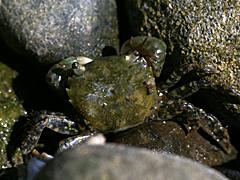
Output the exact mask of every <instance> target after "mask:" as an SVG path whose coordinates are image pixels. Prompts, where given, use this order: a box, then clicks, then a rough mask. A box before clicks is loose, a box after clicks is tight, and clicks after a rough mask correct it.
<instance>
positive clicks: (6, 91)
mask: <svg viewBox="0 0 240 180" xmlns="http://www.w3.org/2000/svg"><path fill="white" fill-rule="evenodd" d="M0 59H1V57H0ZM16 75H17V72H16V71H14V70H12V69H11V68H9V67H8V66H6V65H5V64H3V63H1V62H0V82H1V83H0V169H1V168H7V167H11V166H12V165H11V164H10V162H9V161H8V158H7V149H8V148H7V145H8V143H9V140H10V135H11V132H12V128H13V126H14V124H15V122H16V121H17V120H18V118H19V116H20V115H23V114H24V113H25V111H24V109H23V107H22V105H21V102H20V101H19V99H18V98H17V96H16V94H15V92H14V90H13V88H12V81H13V79H14V78H15V77H16ZM21 163H22V157H21V153H20V150H17V152H16V154H15V156H14V157H13V164H14V165H19V164H21Z"/></svg>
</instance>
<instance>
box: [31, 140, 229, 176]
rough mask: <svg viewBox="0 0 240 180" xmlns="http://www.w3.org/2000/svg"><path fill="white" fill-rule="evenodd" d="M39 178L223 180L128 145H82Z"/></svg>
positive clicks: (205, 170) (186, 162)
mask: <svg viewBox="0 0 240 180" xmlns="http://www.w3.org/2000/svg"><path fill="white" fill-rule="evenodd" d="M37 179H52V180H54V179H72V180H74V179H86V180H90V179H116V180H120V179H121V180H123V179H158V180H161V179H168V180H177V179H185V180H188V179H189V180H190V179H191V180H192V179H194V180H202V179H205V180H208V179H209V180H210V179H211V180H214V179H216V180H221V179H222V180H223V179H227V178H225V177H224V176H222V175H221V174H220V173H218V172H216V171H215V170H213V169H210V168H208V167H206V166H203V165H200V164H198V163H196V162H194V161H191V160H188V159H185V158H181V157H178V156H173V155H169V154H154V153H153V152H152V151H148V150H145V149H138V148H129V147H126V146H117V145H111V144H108V145H105V146H79V147H78V148H74V149H70V150H67V151H65V152H63V153H61V154H59V155H57V156H56V157H55V159H53V160H52V161H50V162H49V163H48V164H47V165H46V166H45V167H44V168H43V170H42V171H41V172H40V173H39V174H38V175H37V176H36V178H35V180H37Z"/></svg>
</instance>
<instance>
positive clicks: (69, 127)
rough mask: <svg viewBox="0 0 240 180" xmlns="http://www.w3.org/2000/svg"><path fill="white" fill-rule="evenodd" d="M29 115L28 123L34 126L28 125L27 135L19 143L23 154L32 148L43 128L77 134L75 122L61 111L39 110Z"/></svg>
mask: <svg viewBox="0 0 240 180" xmlns="http://www.w3.org/2000/svg"><path fill="white" fill-rule="evenodd" d="M30 116H31V118H32V119H31V122H30V123H31V124H32V123H34V126H30V127H31V129H30V130H28V131H27V136H26V137H25V138H24V140H23V142H22V144H21V149H22V152H23V154H28V153H30V152H31V151H32V150H33V149H34V147H35V146H36V144H37V143H38V140H39V138H40V136H41V134H42V132H43V130H44V128H49V129H51V130H53V131H55V132H58V133H61V134H69V135H75V134H78V130H77V126H76V124H75V123H74V122H73V121H71V120H70V119H69V118H68V117H67V116H65V115H63V114H61V113H47V112H40V113H34V114H31V115H30Z"/></svg>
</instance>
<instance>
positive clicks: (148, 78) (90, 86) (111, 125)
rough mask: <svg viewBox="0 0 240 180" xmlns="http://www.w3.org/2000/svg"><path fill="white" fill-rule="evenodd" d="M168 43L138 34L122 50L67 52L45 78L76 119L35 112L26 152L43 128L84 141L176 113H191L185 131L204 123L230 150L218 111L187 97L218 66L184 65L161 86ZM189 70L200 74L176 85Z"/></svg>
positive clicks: (208, 131)
mask: <svg viewBox="0 0 240 180" xmlns="http://www.w3.org/2000/svg"><path fill="white" fill-rule="evenodd" d="M166 49H167V47H166V45H165V43H164V42H163V41H162V40H160V39H157V38H155V37H147V36H137V37H132V38H131V39H130V40H128V41H126V42H125V43H124V44H123V46H122V48H121V53H120V55H115V56H107V57H99V58H96V59H94V60H93V59H90V58H88V57H83V56H79V57H69V58H67V59H64V60H62V61H60V62H59V63H57V64H55V65H54V66H53V67H52V68H51V69H50V70H49V72H48V74H47V82H48V83H49V84H50V85H51V86H52V87H53V88H54V89H56V90H57V91H58V92H60V94H65V95H67V97H68V99H69V101H70V103H71V104H72V106H73V107H74V109H75V110H76V112H77V115H76V116H74V119H72V118H70V117H67V116H66V115H64V114H62V113H55V112H48V111H43V112H37V113H35V114H34V115H32V116H31V117H32V118H33V122H35V123H34V126H32V127H31V130H29V131H28V134H27V135H26V137H25V139H24V140H23V142H22V145H21V148H22V151H23V153H24V154H28V153H30V152H31V151H32V150H33V149H34V147H35V146H36V144H37V142H38V140H39V137H40V136H41V133H42V131H43V129H44V128H50V129H52V130H54V131H56V132H59V133H62V134H70V135H73V136H78V137H80V139H81V141H82V140H84V139H86V138H88V137H89V136H91V135H93V134H95V133H98V132H100V133H103V134H107V133H114V132H118V131H124V130H126V129H129V128H133V127H135V126H138V125H139V124H142V123H144V122H146V121H167V120H171V119H172V118H173V117H175V116H178V115H183V117H184V116H188V118H187V119H188V120H187V122H185V121H184V120H183V121H181V122H180V123H182V124H183V126H184V127H185V128H186V130H187V131H191V130H195V129H199V128H201V129H203V131H205V132H206V133H207V134H208V135H209V136H210V137H211V138H212V139H213V140H214V141H215V142H216V143H217V144H218V145H219V146H220V147H221V148H222V149H223V150H224V151H226V152H229V151H230V149H229V142H230V141H229V135H228V132H227V129H226V128H224V127H223V126H222V124H221V122H220V121H219V120H218V119H217V118H216V117H215V116H213V115H212V114H209V113H206V112H205V111H204V110H203V109H200V108H197V107H195V106H194V105H193V104H191V103H190V102H188V101H186V100H185V98H186V97H188V96H190V95H192V94H193V93H195V92H197V91H198V90H199V89H200V88H205V87H207V86H208V84H207V82H206V81H204V80H201V77H202V76H208V75H211V74H212V73H214V69H213V68H212V67H211V66H207V67H205V68H199V67H197V66H195V65H182V66H180V67H179V68H178V70H177V71H174V72H172V74H171V75H170V76H169V78H168V79H167V80H166V81H165V83H163V84H162V85H160V86H159V87H157V86H156V81H157V79H158V77H159V76H160V75H161V72H162V69H163V65H164V62H165V56H166ZM189 72H194V73H195V74H196V75H197V77H198V78H197V80H194V81H191V82H188V83H186V84H184V85H181V86H180V87H176V84H177V83H178V82H179V80H180V79H181V77H182V76H183V75H185V74H187V73H189ZM182 119H184V118H182ZM86 132H87V133H86ZM86 134H87V135H86ZM65 145H66V143H65Z"/></svg>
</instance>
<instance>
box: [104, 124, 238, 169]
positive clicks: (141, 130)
mask: <svg viewBox="0 0 240 180" xmlns="http://www.w3.org/2000/svg"><path fill="white" fill-rule="evenodd" d="M108 141H110V142H114V143H121V144H126V145H129V146H138V147H145V148H148V149H151V150H153V151H154V152H162V151H164V152H168V153H173V154H177V155H179V156H184V157H187V158H191V159H193V160H195V161H198V162H200V163H202V164H206V165H209V166H217V165H221V164H223V163H225V162H229V161H230V160H233V159H234V158H236V156H237V151H236V149H235V148H234V147H233V146H232V145H231V143H230V142H228V144H229V149H231V152H230V153H226V152H225V151H224V150H223V149H222V148H220V147H219V146H217V145H216V144H213V143H211V140H210V139H209V138H206V137H204V136H202V134H201V133H199V131H196V130H192V131H190V132H188V133H187V135H186V132H185V131H184V129H183V128H182V126H181V125H179V124H178V123H176V122H173V121H166V122H161V121H160V122H148V123H144V124H142V125H140V126H137V127H134V128H132V129H130V130H127V131H123V132H117V133H114V134H111V135H110V136H109V138H108Z"/></svg>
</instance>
